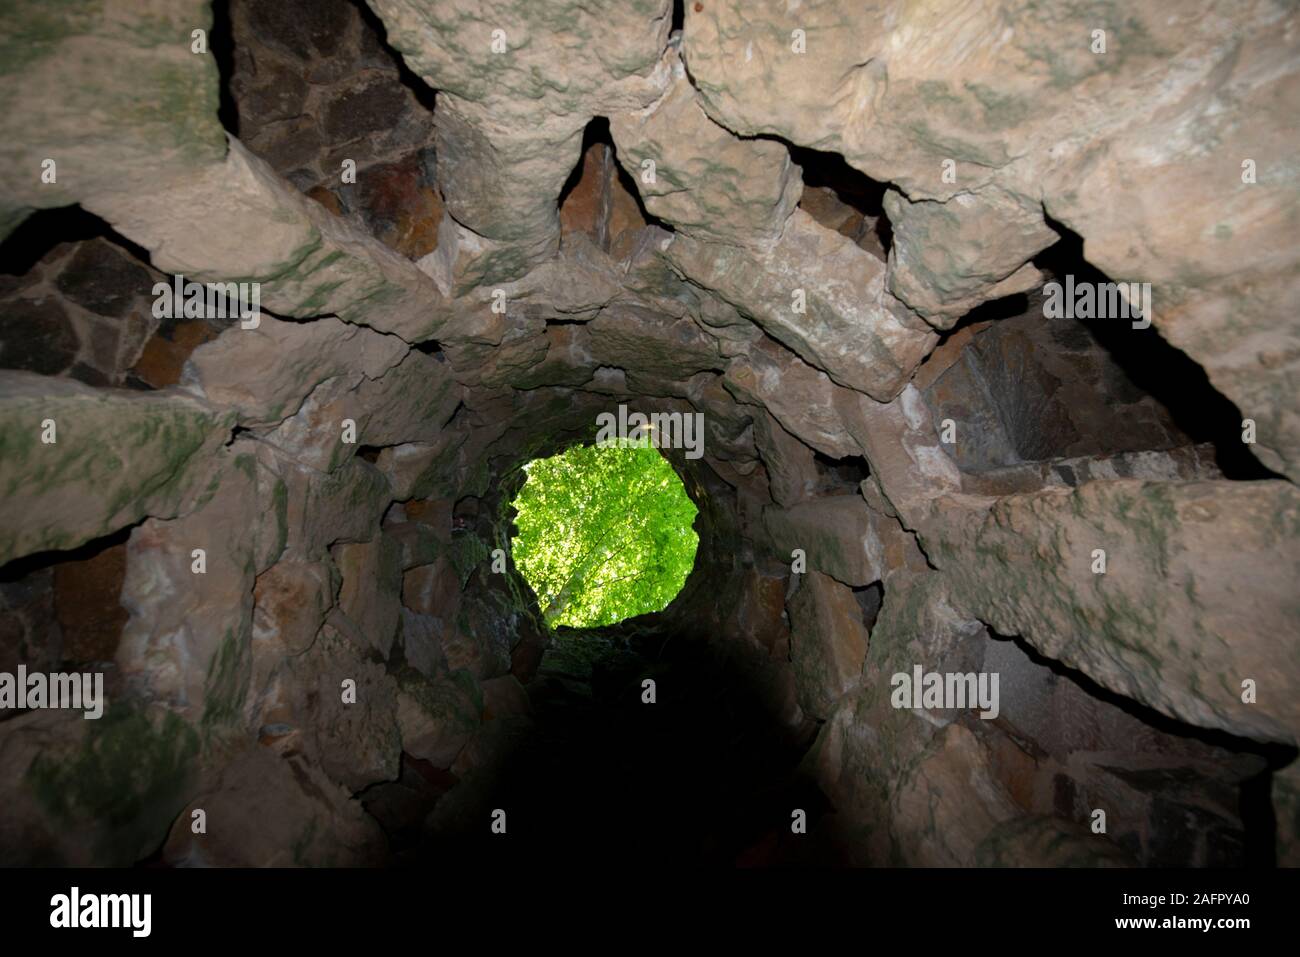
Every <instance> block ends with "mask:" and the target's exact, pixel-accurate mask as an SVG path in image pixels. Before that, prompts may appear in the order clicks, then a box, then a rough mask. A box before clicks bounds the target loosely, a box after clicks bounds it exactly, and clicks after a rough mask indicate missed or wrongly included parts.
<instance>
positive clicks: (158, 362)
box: [131, 320, 217, 389]
mask: <svg viewBox="0 0 1300 957" xmlns="http://www.w3.org/2000/svg"><path fill="white" fill-rule="evenodd" d="M216 337H217V331H216V330H215V329H213V328H212V327H211V326H209V325H208V324H207V323H206V322H200V321H199V320H191V321H188V322H180V323H177V324H176V325H175V326H174V327H172V329H171V336H170V337H166V336H163V335H161V334H160V335H155V336H153V337H152V338H150V340H149V341H148V342H147V343H145V347H144V351H142V352H141V353H140V359H139V361H138V362H136V364H135V368H133V369H132V370H131V371H132V372H134V373H135V375H136V377H137V378H138V379H140V380H141V381H142V382H146V383H148V384H149V385H151V386H153V387H154V388H155V389H162V388H165V387H167V386H169V385H175V384H176V383H177V382H179V381H180V380H181V370H182V369H183V368H184V367H185V360H186V359H188V358H189V357H190V354H191V353H192V352H193V351H194V350H195V349H197V348H198V347H199V346H201V345H202V344H203V343H205V342H208V341H210V340H212V339H215V338H216Z"/></svg>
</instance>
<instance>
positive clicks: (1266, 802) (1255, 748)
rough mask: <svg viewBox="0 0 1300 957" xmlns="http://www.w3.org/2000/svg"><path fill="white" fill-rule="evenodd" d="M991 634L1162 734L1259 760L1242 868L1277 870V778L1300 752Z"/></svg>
mask: <svg viewBox="0 0 1300 957" xmlns="http://www.w3.org/2000/svg"><path fill="white" fill-rule="evenodd" d="M989 634H990V636H991V637H992V638H994V639H995V640H999V641H1010V642H1012V643H1013V644H1015V646H1016V647H1017V648H1018V649H1019V650H1020V651H1021V652H1023V653H1024V655H1025V656H1026V657H1027V658H1028V659H1029V660H1030V661H1031V662H1032V663H1033V664H1035V665H1038V666H1040V667H1044V668H1047V669H1049V670H1050V671H1051V673H1052V674H1053V675H1054V676H1056V677H1057V678H1059V679H1061V680H1065V681H1069V682H1072V683H1073V684H1075V685H1077V686H1078V687H1079V688H1080V689H1081V690H1082V691H1084V692H1085V693H1086V694H1088V695H1089V696H1090V697H1093V698H1095V699H1097V700H1098V701H1100V702H1102V703H1104V704H1106V705H1109V706H1112V707H1114V708H1117V709H1119V710H1120V711H1123V712H1124V713H1125V714H1127V715H1129V716H1130V717H1132V718H1135V719H1137V720H1138V721H1141V722H1142V723H1143V724H1146V725H1148V726H1149V727H1151V728H1153V729H1155V730H1156V731H1158V732H1160V733H1161V734H1165V735H1170V736H1171V737H1174V738H1180V739H1186V740H1190V741H1195V742H1197V743H1199V744H1202V745H1207V746H1209V747H1211V748H1217V749H1220V750H1222V751H1224V752H1226V753H1227V755H1232V756H1252V757H1255V758H1257V759H1259V760H1260V762H1261V763H1262V764H1263V765H1264V768H1263V770H1262V771H1260V772H1259V773H1258V774H1254V775H1252V776H1251V777H1249V778H1247V779H1245V780H1243V781H1241V782H1240V785H1239V793H1240V804H1239V813H1240V815H1241V823H1242V827H1243V828H1244V833H1245V845H1244V854H1243V859H1242V864H1243V865H1245V866H1248V867H1273V866H1275V864H1276V850H1275V847H1276V842H1275V837H1276V829H1277V822H1276V817H1275V815H1274V811H1273V801H1272V778H1273V772H1274V771H1276V770H1279V769H1280V768H1283V767H1286V766H1287V765H1288V764H1290V763H1292V762H1293V761H1295V760H1296V759H1297V756H1298V755H1300V751H1298V750H1297V749H1296V748H1295V747H1292V746H1290V745H1285V744H1277V743H1266V742H1260V741H1254V740H1251V739H1250V738H1243V737H1239V736H1237V735H1234V734H1231V733H1229V732H1227V731H1221V730H1219V729H1216V728H1203V727H1200V726H1197V725H1193V724H1187V723H1186V722H1183V721H1179V720H1178V719H1176V718H1171V717H1169V716H1168V715H1165V714H1163V713H1161V712H1160V711H1157V710H1155V709H1154V708H1151V707H1149V706H1147V705H1144V704H1142V703H1141V702H1138V701H1135V700H1134V699H1132V698H1129V697H1126V696H1124V695H1122V694H1118V693H1116V692H1114V691H1111V690H1110V689H1108V688H1106V687H1104V686H1102V685H1100V684H1098V683H1097V682H1096V681H1094V680H1093V679H1092V678H1090V677H1088V675H1086V674H1084V673H1083V672H1081V671H1078V670H1076V669H1074V668H1071V667H1069V666H1068V665H1065V664H1063V663H1061V662H1060V661H1058V660H1056V659H1054V658H1048V657H1047V656H1045V655H1043V654H1042V653H1040V652H1039V651H1038V650H1037V649H1036V648H1035V647H1034V646H1033V645H1031V644H1030V643H1029V642H1027V641H1025V639H1024V638H1022V637H1020V636H1018V635H1017V636H1006V635H999V634H997V633H996V632H994V631H993V630H992V629H989ZM1124 744H1125V743H1124V742H1116V743H1115V748H1116V750H1117V751H1119V750H1123V748H1124ZM1189 824H1190V825H1191V826H1194V823H1192V822H1189V821H1182V823H1181V825H1180V824H1179V822H1178V820H1177V819H1176V815H1175V816H1171V817H1170V819H1169V820H1168V821H1167V822H1166V824H1165V827H1166V828H1167V829H1168V832H1170V833H1162V834H1161V835H1160V837H1162V838H1163V839H1165V840H1168V841H1172V840H1174V838H1175V837H1176V835H1175V834H1174V833H1172V832H1174V831H1177V830H1178V828H1179V827H1180V826H1181V827H1182V828H1186V827H1188V826H1189Z"/></svg>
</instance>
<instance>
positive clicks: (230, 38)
mask: <svg viewBox="0 0 1300 957" xmlns="http://www.w3.org/2000/svg"><path fill="white" fill-rule="evenodd" d="M208 46H209V48H210V49H211V50H212V58H213V59H214V60H216V61H217V73H218V74H219V76H220V80H219V85H218V93H219V97H220V100H219V106H218V107H217V119H218V120H219V121H220V122H221V126H222V128H223V129H225V131H226V132H227V133H229V134H230V135H231V136H235V137H237V136H239V104H237V103H236V102H235V95H234V93H232V92H231V88H230V83H231V79H232V78H233V77H234V75H235V30H234V25H233V24H232V23H231V20H230V0H213V2H212V35H211V37H210V38H209V43H208Z"/></svg>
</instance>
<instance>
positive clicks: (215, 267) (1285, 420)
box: [0, 0, 1300, 867]
mask: <svg viewBox="0 0 1300 957" xmlns="http://www.w3.org/2000/svg"><path fill="white" fill-rule="evenodd" d="M960 6H961V8H962V13H961V15H955V14H954V12H953V11H952V10H950V9H948V8H946V7H945V5H943V4H926V3H911V2H905V0H867V2H862V0H805V2H803V3H788V4H762V5H756V4H753V3H749V2H747V0H702V2H699V3H694V2H687V3H685V4H683V3H680V2H678V3H673V2H672V0H618V2H606V3H600V4H590V3H580V2H574V0H528V2H518V0H471V2H466V0H456V2H451V0H365V2H361V0H216V2H207V0H96V2H90V0H67V2H63V0H60V2H58V3H50V2H38V0H14V2H10V3H6V4H4V5H3V6H0V37H3V39H0V47H2V48H3V50H4V52H3V54H2V55H0V74H2V76H0V127H2V132H3V135H2V136H0V158H2V159H3V168H4V171H5V172H4V176H3V185H2V186H0V236H2V237H4V238H3V241H2V242H0V484H2V485H3V498H2V499H0V807H3V808H4V811H3V813H2V814H0V864H5V865H24V866H30V865H46V866H49V865H54V866H69V865H94V866H113V867H126V866H133V865H142V864H143V865H150V866H170V867H189V866H216V867H222V866H284V865H304V866H327V867H328V866H357V865H362V866H394V865H396V866H402V865H406V866H412V865H424V864H431V863H436V862H438V861H441V860H444V859H455V858H457V857H463V858H464V859H466V860H471V859H472V860H479V861H481V860H485V859H486V860H493V861H497V860H500V861H513V860H522V859H525V858H528V857H530V856H532V855H535V854H536V853H538V852H542V853H549V854H565V855H569V856H570V857H571V858H572V859H578V860H608V861H619V860H625V859H637V860H642V861H645V860H650V861H656V862H662V863H670V864H681V863H686V864H705V865H710V866H719V867H736V866H778V865H783V866H789V865H816V866H957V867H973V866H1039V867H1044V866H1049V867H1050V866H1163V867H1168V866H1174V867H1201V866H1205V867H1224V866H1227V867H1243V866H1257V867H1270V866H1275V865H1288V864H1290V865H1294V864H1297V863H1300V834H1298V829H1300V764H1297V763H1296V753H1297V752H1296V745H1297V736H1298V735H1300V640H1298V639H1300V587H1297V582H1300V496H1298V495H1297V491H1296V486H1295V481H1296V480H1297V478H1300V414H1298V413H1300V404H1298V403H1300V399H1298V398H1297V397H1298V396H1300V387H1298V386H1300V323H1297V320H1296V313H1297V307H1300V247H1298V246H1297V244H1296V242H1295V224H1296V222H1297V217H1298V216H1300V193H1298V192H1297V186H1296V169H1295V164H1294V152H1295V147H1296V141H1297V136H1296V132H1297V131H1296V125H1295V121H1296V117H1297V115H1300V54H1298V53H1297V50H1298V49H1300V42H1298V37H1300V14H1297V13H1296V11H1295V10H1294V9H1291V8H1289V7H1288V5H1285V4H1277V3H1273V2H1267V0H1248V2H1234V3H1228V2H1224V0H1177V2H1175V0H1146V2H1142V3H1135V4H1129V5H1119V6H1112V5H1109V4H1078V3H1071V2H1064V0H1060V2H1057V0H1052V2H1047V3H1043V2H1039V3H1030V2H1028V0H971V2H969V3H965V4H961V5H960ZM1288 237H1290V238H1288ZM250 295H251V296H252V308H245V307H247V306H248V305H249V301H248V300H249V296H250ZM620 406H623V407H625V408H628V409H633V410H638V411H641V412H643V413H653V412H664V413H673V412H681V413H690V414H695V413H699V414H701V415H702V416H703V422H704V423H705V429H704V435H703V439H704V441H703V448H702V451H703V454H702V456H700V457H698V458H694V457H690V456H687V455H684V454H683V451H682V450H681V449H671V448H665V449H663V450H662V451H663V454H664V455H665V457H666V458H667V459H668V461H669V462H670V463H671V464H672V466H673V467H674V469H675V470H676V471H677V473H678V474H679V475H680V476H681V477H682V479H683V482H684V484H685V487H686V489H687V491H688V493H689V494H690V496H691V497H692V499H693V500H694V502H695V504H696V506H697V508H698V510H699V514H698V517H697V519H696V532H697V533H698V534H699V538H700V544H699V551H698V554H697V558H696V562H695V566H694V569H693V570H692V571H691V573H690V575H689V577H688V579H687V581H686V584H685V587H684V588H683V590H682V592H681V594H680V595H679V596H678V597H677V598H676V599H675V600H674V601H673V602H672V603H671V604H670V605H669V606H668V607H667V608H665V609H664V610H663V611H661V612H658V613H653V614H648V615H643V616H640V617H636V618H632V619H628V620H626V621H623V622H620V623H618V624H616V625H611V626H608V627H601V628H592V629H572V628H563V627H561V628H553V627H551V626H550V625H548V624H547V623H546V621H545V620H544V619H543V616H542V615H541V613H540V610H539V607H538V601H537V598H536V596H535V595H534V594H533V592H532V590H531V589H530V588H529V586H528V584H527V583H526V582H525V581H524V579H523V578H522V577H521V575H520V574H519V572H518V570H517V569H516V567H515V565H514V563H513V561H512V560H511V559H510V556H509V549H510V541H511V533H512V512H511V504H510V503H511V501H512V496H513V495H514V494H515V492H517V491H518V489H519V488H520V486H521V484H522V483H523V482H524V480H525V478H524V473H523V471H522V467H523V465H524V464H525V463H527V462H529V461H530V460H532V459H535V458H537V457H539V456H542V455H548V454H551V453H554V452H558V451H562V450H564V449H566V448H569V447H572V446H574V445H579V444H583V443H590V442H591V441H592V440H593V435H594V432H595V425H594V423H595V422H596V420H597V417H598V416H599V415H600V414H601V413H602V412H608V411H610V410H615V409H617V408H619V407H620ZM629 520H631V518H629ZM496 550H501V551H503V552H505V553H506V556H507V561H506V564H505V567H504V569H502V568H501V567H499V566H498V567H494V563H493V562H492V561H491V559H490V556H491V555H492V554H493V553H494V552H495V551H496ZM1288 596H1289V597H1288ZM83 675H84V676H87V677H86V682H87V683H86V684H85V686H84V687H86V688H90V687H93V682H92V681H91V678H92V677H93V679H94V681H97V682H100V683H101V684H102V689H103V691H102V696H101V698H100V702H99V703H100V705H102V714H101V715H99V716H97V717H95V718H94V719H93V720H89V718H90V717H91V715H90V713H89V712H88V711H87V710H86V709H85V708H84V707H83V708H82V709H81V710H77V709H76V708H75V707H61V706H59V700H58V695H56V694H55V691H56V689H59V688H62V689H63V691H68V690H69V688H70V687H71V685H60V683H59V682H60V679H59V677H58V676H83ZM929 675H937V676H939V677H940V678H941V679H942V678H943V677H944V676H953V675H956V676H959V677H960V676H972V677H973V676H980V678H981V680H983V678H986V677H987V678H994V677H995V678H996V684H995V685H994V687H995V688H996V689H997V700H996V703H995V706H994V707H985V708H983V710H981V708H980V707H979V706H977V705H976V704H975V702H973V701H969V700H966V701H962V702H954V701H953V700H952V699H951V698H948V697H944V696H943V695H938V694H937V695H936V696H935V697H934V698H931V697H930V696H929V695H928V694H924V695H923V694H922V685H924V684H926V682H925V680H924V679H925V677H926V676H929ZM33 676H38V677H40V676H49V677H48V682H47V687H46V693H45V694H43V695H38V694H36V693H35V689H36V688H37V687H38V685H37V683H34V681H35V679H34V678H33ZM647 677H653V679H654V681H655V682H656V683H657V687H658V690H659V697H658V700H657V701H656V702H655V703H653V704H646V703H645V702H644V701H643V700H642V697H641V693H640V689H641V687H642V681H643V680H644V679H645V678H647ZM41 680H42V681H43V680H44V678H43V677H42V678H41ZM913 684H915V689H914V692H915V693H914V695H913V694H912V693H911V691H910V690H909V693H908V694H903V695H900V690H904V689H911V686H912V685H913ZM949 684H951V682H950V683H949ZM78 687H81V686H80V685H78ZM65 704H66V702H65ZM82 704H83V705H85V704H86V702H84V701H83V702H82ZM498 818H500V819H501V820H508V822H509V824H508V830H507V831H506V835H505V839H503V836H502V834H501V833H500V831H499V830H498V829H496V828H495V826H494V825H495V822H496V821H497V820H498ZM200 819H202V820H203V821H205V822H206V824H205V826H203V827H199V826H197V825H196V822H197V821H199V820H200ZM792 820H794V821H796V822H798V826H792Z"/></svg>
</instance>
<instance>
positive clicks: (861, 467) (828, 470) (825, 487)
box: [812, 449, 871, 495]
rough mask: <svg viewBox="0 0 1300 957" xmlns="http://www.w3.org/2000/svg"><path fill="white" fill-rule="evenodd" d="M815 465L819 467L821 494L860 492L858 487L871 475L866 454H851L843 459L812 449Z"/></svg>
mask: <svg viewBox="0 0 1300 957" xmlns="http://www.w3.org/2000/svg"><path fill="white" fill-rule="evenodd" d="M812 454H813V465H814V466H815V467H816V468H817V476H818V483H817V487H818V492H819V493H820V494H823V495H824V494H832V495H833V494H841V495H843V494H852V495H856V494H857V493H858V487H859V486H860V485H861V484H862V482H864V481H865V480H866V479H867V477H868V476H870V475H871V466H870V465H869V464H868V462H867V459H866V456H863V455H849V456H846V457H844V458H842V459H833V458H831V457H830V456H829V455H826V454H825V453H823V452H818V451H817V450H816V449H813V450H812Z"/></svg>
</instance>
